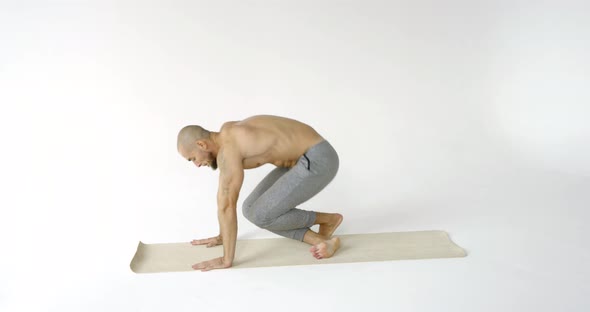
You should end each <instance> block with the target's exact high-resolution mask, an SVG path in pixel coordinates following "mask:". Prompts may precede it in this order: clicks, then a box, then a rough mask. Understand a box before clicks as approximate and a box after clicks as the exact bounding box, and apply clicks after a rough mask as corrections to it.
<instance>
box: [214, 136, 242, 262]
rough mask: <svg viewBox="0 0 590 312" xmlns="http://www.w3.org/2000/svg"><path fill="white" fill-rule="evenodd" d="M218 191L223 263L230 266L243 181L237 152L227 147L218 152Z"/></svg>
mask: <svg viewBox="0 0 590 312" xmlns="http://www.w3.org/2000/svg"><path fill="white" fill-rule="evenodd" d="M217 158H218V162H219V171H220V173H219V189H218V191H217V208H218V209H217V216H218V219H219V229H220V232H221V237H222V240H223V263H224V264H225V265H227V266H228V267H229V266H231V264H232V262H233V260H234V256H235V251H236V239H237V235H238V219H237V202H238V196H239V194H240V189H241V188H242V182H243V181H244V167H243V165H242V158H241V155H240V154H239V153H238V151H237V150H236V149H235V148H233V147H231V146H227V147H225V148H222V149H221V150H219V154H218V157H217Z"/></svg>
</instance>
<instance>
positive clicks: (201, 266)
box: [193, 257, 231, 272]
mask: <svg viewBox="0 0 590 312" xmlns="http://www.w3.org/2000/svg"><path fill="white" fill-rule="evenodd" d="M229 267H231V262H227V261H224V260H223V257H219V258H215V259H211V260H209V261H203V262H200V263H197V264H195V265H193V269H195V270H201V272H205V271H209V270H215V269H227V268H229Z"/></svg>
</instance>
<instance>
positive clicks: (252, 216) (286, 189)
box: [242, 141, 339, 241]
mask: <svg viewBox="0 0 590 312" xmlns="http://www.w3.org/2000/svg"><path fill="white" fill-rule="evenodd" d="M338 163H339V160H338V154H337V153H336V151H335V150H334V148H333V147H332V145H330V143H328V141H322V142H320V143H318V144H316V145H314V146H312V147H311V148H309V149H308V150H307V151H306V152H305V153H304V154H303V155H302V156H301V157H299V160H298V161H297V164H296V165H295V166H294V167H292V168H276V169H274V170H273V171H271V172H270V173H269V174H268V175H267V176H266V177H265V178H264V179H263V180H262V181H261V182H260V183H259V184H258V186H256V188H255V189H254V190H253V191H252V194H250V195H249V196H248V198H246V200H245V201H244V204H243V206H242V211H243V213H244V216H245V217H246V219H248V220H250V221H251V222H252V223H254V224H255V225H257V226H259V227H261V228H263V229H267V230H269V231H271V232H273V233H275V234H278V235H281V236H284V237H288V238H292V239H296V240H299V241H303V236H304V235H305V232H307V231H308V230H309V227H311V226H312V225H313V224H314V222H315V218H316V213H315V212H314V211H307V210H301V209H298V208H295V207H296V206H297V205H300V204H302V203H304V202H305V201H307V200H308V199H310V198H312V197H313V196H315V195H316V194H317V193H319V192H320V191H321V190H322V189H324V187H326V185H328V183H330V181H332V179H333V178H334V176H336V172H338Z"/></svg>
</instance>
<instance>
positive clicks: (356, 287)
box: [0, 166, 590, 311]
mask: <svg viewBox="0 0 590 312" xmlns="http://www.w3.org/2000/svg"><path fill="white" fill-rule="evenodd" d="M495 169H497V170H491V171H490V173H489V174H488V175H481V174H478V175H477V178H469V172H464V175H463V176H455V178H456V180H455V181H454V183H453V184H449V183H443V182H444V181H433V182H432V184H430V185H427V186H425V187H427V190H428V191H426V189H425V192H424V198H422V199H421V200H414V201H412V200H408V201H407V202H399V203H394V204H391V205H389V206H380V207H363V208H362V209H361V208H359V209H358V210H356V211H352V210H349V211H346V212H344V214H345V216H346V222H345V223H343V225H342V227H341V229H340V230H339V232H340V233H360V232H380V231H405V230H425V229H444V230H447V231H448V232H449V233H450V234H451V236H452V239H453V240H454V241H455V242H456V243H458V244H460V245H461V246H463V247H464V248H465V249H466V250H467V251H468V253H469V255H468V257H466V258H456V259H435V260H416V261H392V262H376V263H361V264H340V265H316V266H298V267H276V268H261V269H241V270H225V271H212V272H207V273H201V272H194V273H166V274H146V275H136V274H134V273H131V271H130V270H129V268H128V262H129V261H130V260H131V257H132V256H133V253H134V247H135V243H136V242H135V241H131V240H130V239H129V238H130V237H133V235H132V234H131V233H129V234H128V235H126V236H125V235H124V234H123V235H122V236H121V237H123V238H127V240H125V241H120V240H117V239H116V237H108V234H107V239H106V241H104V240H102V239H101V238H100V237H89V238H88V239H85V238H83V237H82V238H80V237H74V238H70V239H69V240H70V241H71V244H70V243H69V242H68V239H67V238H66V240H46V239H44V236H43V233H42V232H41V231H37V232H36V234H38V235H39V236H38V237H36V239H34V240H32V241H18V240H17V242H18V243H19V244H21V245H20V246H10V242H8V244H9V245H8V250H9V251H11V252H10V253H5V252H6V250H7V249H6V245H5V247H4V248H3V249H4V251H5V252H3V258H4V260H6V258H9V262H12V265H13V267H14V268H15V270H12V269H11V267H3V268H2V271H3V273H2V276H3V277H2V283H1V284H0V285H2V288H1V289H0V290H1V292H0V293H1V294H2V297H0V303H1V305H0V307H2V311H107V310H108V311H168V310H174V311H194V310H199V311H276V310H278V309H280V310H281V311H301V310H307V309H312V310H328V311H359V310H374V311H585V310H586V308H587V307H588V306H589V305H590V299H589V298H588V289H589V288H588V285H589V282H590V271H589V270H588V267H587V264H588V263H590V248H589V247H590V245H589V243H588V241H587V232H586V231H585V229H584V228H585V226H586V224H587V221H588V218H589V217H590V213H589V212H588V211H589V210H588V209H587V208H588V202H589V200H590V195H589V194H588V192H587V190H588V189H589V187H590V184H589V182H588V179H574V178H571V177H568V176H565V175H558V174H551V173H547V172H545V173H543V172H534V171H528V170H526V169H523V168H518V167H510V166H504V167H502V168H499V167H498V168H495ZM32 217H33V218H34V216H32ZM55 219H58V217H57V216H55V217H54V220H55ZM41 221H42V220H41ZM33 223H35V222H33ZM240 224H241V230H240V231H241V233H240V237H249V238H250V237H258V236H259V237H264V236H265V235H266V234H264V233H263V232H261V231H259V230H256V229H254V228H253V227H251V226H249V225H248V224H247V221H246V220H244V219H243V218H240ZM25 226H26V225H25ZM57 226H60V227H65V228H66V229H68V230H71V231H72V232H71V235H74V236H75V235H84V234H82V233H84V232H83V231H82V232H79V231H80V230H81V228H80V227H79V226H72V225H69V224H68V222H63V223H60V224H57ZM51 227H52V226H51V225H47V226H44V227H43V229H44V230H46V231H50V230H51ZM113 230H114V231H118V232H119V233H121V228H118V229H113ZM31 231H35V229H31ZM105 233H108V230H107V231H105ZM48 236H51V235H48ZM63 236H64V237H67V236H68V235H67V234H64V235H63ZM84 241H87V243H86V244H84V243H82V242H84ZM10 247H14V248H15V249H14V250H19V251H20V253H21V256H24V257H25V258H24V259H21V258H19V252H16V253H15V252H12V251H13V249H11V248H10ZM12 257H14V258H13V259H12V261H10V258H12Z"/></svg>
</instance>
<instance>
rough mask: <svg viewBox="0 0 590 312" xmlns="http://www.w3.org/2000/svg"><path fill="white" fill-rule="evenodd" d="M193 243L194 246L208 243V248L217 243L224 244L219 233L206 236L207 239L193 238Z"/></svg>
mask: <svg viewBox="0 0 590 312" xmlns="http://www.w3.org/2000/svg"><path fill="white" fill-rule="evenodd" d="M191 244H192V245H193V246H196V245H207V248H209V247H213V246H217V245H223V240H222V239H221V235H219V236H215V237H210V238H205V239H193V240H192V241H191Z"/></svg>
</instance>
